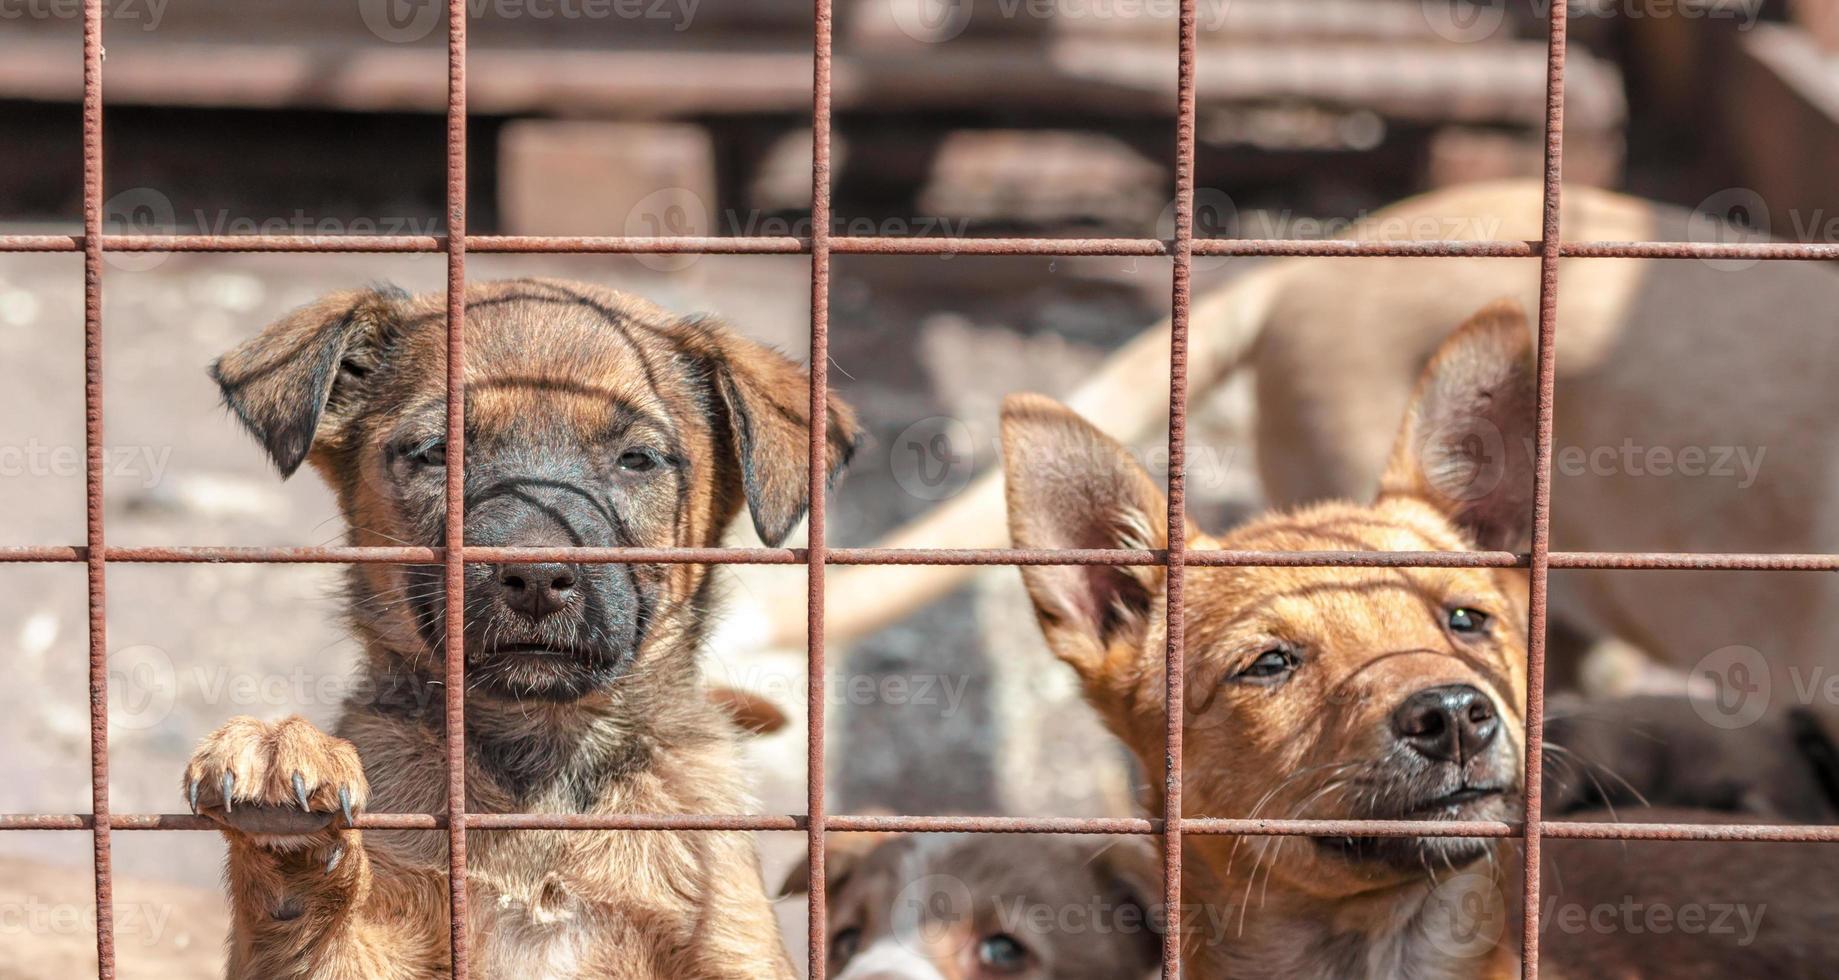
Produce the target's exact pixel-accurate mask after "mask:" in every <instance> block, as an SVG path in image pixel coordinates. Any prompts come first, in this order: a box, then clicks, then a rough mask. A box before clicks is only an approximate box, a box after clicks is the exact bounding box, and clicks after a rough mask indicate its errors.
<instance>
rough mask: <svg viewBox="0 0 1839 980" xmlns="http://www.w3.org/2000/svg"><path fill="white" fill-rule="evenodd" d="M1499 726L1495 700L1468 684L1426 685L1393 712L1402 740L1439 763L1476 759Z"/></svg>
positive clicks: (1396, 729)
mask: <svg viewBox="0 0 1839 980" xmlns="http://www.w3.org/2000/svg"><path fill="white" fill-rule="evenodd" d="M1500 728H1501V722H1500V718H1499V716H1497V715H1496V714H1495V713H1494V702H1493V701H1490V700H1488V696H1487V695H1486V694H1483V693H1482V692H1481V691H1479V690H1477V689H1476V688H1474V687H1471V686H1470V685H1468V684H1448V685H1444V686H1442V687H1428V688H1425V689H1424V690H1422V691H1419V692H1417V693H1416V694H1413V695H1412V696H1410V697H1408V698H1406V699H1405V703H1404V704H1401V705H1399V706H1398V710H1397V711H1394V712H1393V713H1392V731H1393V733H1394V734H1396V735H1397V736H1398V739H1399V741H1401V742H1404V743H1405V744H1406V745H1409V746H1411V748H1412V750H1413V751H1415V752H1417V753H1418V754H1419V755H1421V756H1423V757H1425V758H1427V759H1431V760H1434V761H1437V762H1455V763H1460V762H1462V761H1463V760H1465V759H1472V758H1474V757H1475V756H1476V755H1478V754H1480V752H1481V751H1482V750H1483V749H1485V748H1487V747H1488V743H1490V742H1492V741H1494V736H1495V735H1496V734H1498V733H1499V732H1500Z"/></svg>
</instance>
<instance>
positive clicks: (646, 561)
mask: <svg viewBox="0 0 1839 980" xmlns="http://www.w3.org/2000/svg"><path fill="white" fill-rule="evenodd" d="M444 554H445V550H444V549H442V548H415V547H407V548H405V547H374V548H371V547H347V546H330V547H298V548H243V547H220V546H199V547H119V548H117V547H111V548H107V549H106V550H105V551H104V559H103V560H105V561H108V562H111V563H120V564H168V563H183V564H215V563H230V564H290V563H318V564H339V565H344V564H435V563H438V562H440V561H441V560H442V557H443V555H444ZM88 558H89V549H88V548H85V547H83V546H80V545H33V546H23V547H3V548H0V564H5V563H14V564H19V563H32V564H48V563H57V562H83V561H87V560H88ZM1167 559H1168V555H1167V552H1165V551H1162V550H1160V549H1156V550H1140V551H1134V550H1116V549H1023V548H832V549H830V550H829V551H827V552H826V553H825V554H824V563H825V564H827V565H1139V566H1154V565H1161V564H1164V563H1166V561H1167ZM1551 559H1552V561H1551V565H1552V567H1553V568H1565V569H1579V568H1602V569H1622V570H1628V571H1757V572H1766V571H1782V572H1834V571H1839V555H1824V554H1767V553H1762V554H1691V553H1679V552H1614V551H1554V552H1552V553H1551ZM466 560H467V561H470V562H493V563H500V562H512V561H568V562H575V563H578V564H628V565H802V564H804V563H805V562H806V561H807V560H808V558H807V552H806V551H805V549H803V548H492V547H468V548H467V549H466ZM1186 563H1187V564H1189V565H1198V566H1204V567H1255V568H1285V567H1332V568H1513V567H1525V566H1526V564H1527V556H1526V555H1523V554H1515V553H1513V552H1507V551H1190V552H1188V553H1187V558H1186Z"/></svg>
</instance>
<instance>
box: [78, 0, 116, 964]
mask: <svg viewBox="0 0 1839 980" xmlns="http://www.w3.org/2000/svg"><path fill="white" fill-rule="evenodd" d="M102 208H103V203H102V0H84V4H83V450H84V457H83V495H84V539H85V540H86V541H87V543H88V545H89V551H88V557H87V558H86V560H85V567H86V571H87V573H88V581H89V590H88V591H89V600H88V601H89V794H90V810H91V812H92V813H94V814H95V817H94V820H95V823H94V824H93V825H92V831H91V832H92V834H93V841H94V844H95V871H96V976H98V977H100V978H101V980H113V978H114V976H115V896H114V883H113V876H112V873H111V867H110V859H109V667H108V564H107V562H106V560H105V551H104V548H103V544H102V516H103V515H102V474H103V465H102V452H103V441H102Z"/></svg>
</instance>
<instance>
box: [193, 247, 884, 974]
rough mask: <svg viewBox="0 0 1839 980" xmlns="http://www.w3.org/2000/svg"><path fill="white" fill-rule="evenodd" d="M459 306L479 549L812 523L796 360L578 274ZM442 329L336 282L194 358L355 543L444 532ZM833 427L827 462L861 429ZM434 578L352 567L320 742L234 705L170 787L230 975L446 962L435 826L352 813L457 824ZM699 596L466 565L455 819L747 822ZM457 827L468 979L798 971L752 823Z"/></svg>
mask: <svg viewBox="0 0 1839 980" xmlns="http://www.w3.org/2000/svg"><path fill="white" fill-rule="evenodd" d="M466 304H467V316H466V360H467V363H466V426H467V455H466V512H465V521H466V541H467V543H468V544H472V545H487V546H491V545H497V546H511V547H537V546H554V545H584V546H638V547H673V546H675V547H707V546H711V545H714V544H716V543H718V541H719V540H720V538H721V536H722V534H723V532H724V531H725V529H726V528H727V526H728V525H729V523H730V521H731V519H732V518H733V517H734V516H735V515H736V513H737V512H738V511H739V509H740V507H741V505H742V503H743V501H745V503H746V505H747V506H748V508H749V509H750V510H751V511H752V514H753V520H754V525H755V528H756V529H757V530H758V532H759V534H760V537H761V538H762V539H764V540H766V541H767V542H769V543H775V544H776V543H778V542H779V541H781V540H782V539H783V538H784V537H785V536H786V534H787V533H789V532H790V530H791V528H792V527H793V525H794V524H795V523H797V521H798V520H800V519H801V517H802V515H803V513H804V510H805V506H806V501H807V496H808V494H807V487H806V476H805V474H806V463H805V462H804V459H805V455H804V452H805V448H804V447H805V445H806V438H807V437H806V435H805V431H806V430H805V425H806V421H805V419H806V404H807V391H808V388H807V384H808V381H807V377H806V374H805V372H804V371H803V370H802V369H801V368H799V367H798V366H797V365H795V364H793V363H792V362H791V361H789V360H787V359H786V358H785V357H783V356H781V355H780V354H778V353H777V352H774V351H772V350H769V349H767V348H765V347H762V346H760V345H759V344H756V343H754V342H752V341H749V340H746V339H744V338H742V337H741V336H739V335H737V334H735V333H733V332H731V331H729V330H728V329H727V328H725V327H723V326H721V325H720V324H717V323H714V322H712V321H709V320H705V319H696V318H689V319H685V318H679V317H676V316H672V315H670V314H667V313H666V312H664V311H663V310H660V309H658V308H657V307H655V306H652V305H650V304H648V303H646V302H644V301H642V300H639V299H635V298H633V297H629V296H624V295H621V294H619V293H615V292H613V291H611V290H607V289H603V288H599V287H594V286H587V285H580V284H574V283H565V282H557V281H515V282H501V283H483V284H477V285H473V286H471V287H469V289H468V291H467V295H466ZM444 312H445V299H444V298H443V297H441V296H421V297H411V296H408V295H405V294H401V293H398V292H390V291H383V290H364V291H356V292H350V293H342V294H338V295H334V296H330V297H327V298H326V299H324V300H321V301H320V302H318V303H315V304H313V305H311V306H308V307H306V308H304V309H301V310H299V311H297V312H295V313H293V314H292V315H290V316H288V317H287V318H286V319H284V320H282V321H280V322H278V323H276V324H274V325H272V326H270V327H269V328H268V329H267V330H265V331H263V332H262V334H261V335H260V336H258V337H256V338H254V339H252V340H250V341H247V342H246V343H244V344H243V345H241V346H239V347H238V348H236V349H235V350H233V351H231V352H230V353H228V354H226V355H225V356H224V357H223V358H222V359H221V360H220V361H218V363H217V365H216V366H215V368H214V375H215V377H216V378H217V380H218V382H219V383H220V384H221V386H222V388H223V392H224V397H225V399H226V401H227V402H228V403H229V405H230V407H231V408H232V409H233V410H234V411H235V412H236V414H237V416H238V417H239V418H240V419H241V420H242V421H243V422H244V424H245V425H247V426H248V428H249V429H250V430H251V432H253V433H254V434H255V436H256V437H257V438H258V439H259V440H260V441H261V442H262V444H263V445H264V447H265V448H266V449H267V450H268V452H269V453H270V455H271V456H272V457H273V458H274V460H275V463H276V464H277V466H279V467H280V469H281V471H282V473H283V474H288V473H291V472H293V470H294V469H295V468H296V467H298V466H299V465H300V463H301V462H303V461H310V462H312V464H313V465H314V468H315V469H317V470H318V471H319V473H320V475H321V476H322V477H323V478H324V479H325V480H326V481H327V483H329V484H330V485H331V486H332V488H333V489H334V491H336V493H337V494H338V498H339V503H340V505H341V507H342V509H343V510H344V512H345V516H346V518H347V520H348V522H349V524H350V527H351V531H350V543H352V544H354V545H399V544H415V545H438V544H440V543H441V542H442V540H443V524H444V519H443V511H442V500H443V486H444V481H445V467H446V447H445V444H444V442H443V436H444V433H445V417H446V416H445V408H444V402H443V394H444V388H445V378H446V373H447V366H446V344H445V323H444V321H445V317H444ZM829 415H830V418H829V427H830V436H831V454H830V455H831V463H832V464H833V466H840V465H841V463H842V462H843V461H844V460H845V459H846V458H847V456H848V454H849V451H850V448H851V447H852V445H853V443H854V439H855V423H854V420H853V417H852V416H851V414H850V412H849V410H848V409H847V408H845V407H843V406H842V405H840V404H838V403H834V402H833V403H832V404H831V406H830V411H829ZM440 581H441V569H440V567H439V566H419V565H407V566H403V565H382V564H365V565H359V566H355V567H354V568H353V569H352V570H351V572H350V578H349V596H350V615H351V625H352V628H353V629H354V631H355V632H356V633H357V635H358V636H359V637H360V638H361V639H362V640H363V642H364V646H365V658H364V662H363V664H362V670H363V676H364V677H365V679H366V681H367V683H365V684H364V685H362V686H361V688H360V690H361V692H362V693H360V694H357V695H354V696H353V697H352V698H351V699H350V700H349V701H348V702H347V703H346V705H345V708H344V712H343V717H342V718H341V720H340V722H339V724H338V727H337V732H338V736H339V737H333V736H330V735H327V734H325V733H323V732H320V731H319V730H318V729H316V728H314V727H312V726H311V725H310V724H308V723H307V722H305V721H304V720H302V719H299V718H292V719H288V720H286V721H283V722H280V723H278V724H274V725H268V724H264V723H262V722H259V721H256V720H254V719H250V718H239V719H235V720H232V721H231V722H230V723H229V724H227V725H225V726H224V727H223V728H222V729H220V730H219V731H217V732H216V733H214V734H213V735H211V736H210V737H209V738H207V739H205V741H204V743H203V745H202V746H201V747H200V748H199V750H198V753H197V755H196V756H195V757H194V758H193V760H192V762H191V765H190V766H189V767H188V768H187V771H186V774H185V779H184V782H183V787H184V792H185V794H186V796H187V798H188V800H189V801H190V803H191V804H192V806H193V808H194V809H195V810H197V811H199V812H202V813H205V814H208V815H210V816H212V817H214V818H216V819H218V820H219V821H220V822H222V823H223V825H224V832H225V836H226V837H227V838H228V840H229V843H230V858H229V869H228V878H229V884H230V893H231V902H232V907H233V922H234V925H233V927H232V931H231V937H230V946H231V951H230V970H229V972H230V975H231V976H232V977H250V978H262V980H271V978H281V977H341V978H373V977H402V978H410V977H414V978H420V977H436V976H442V975H444V974H445V971H447V970H448V924H447V922H448V911H447V897H448V886H447V882H446V880H445V874H446V869H447V856H446V836H445V835H444V834H441V833H429V832H421V831H369V832H360V831H358V830H354V829H351V828H350V827H349V826H348V824H349V821H350V819H351V817H352V816H353V815H354V814H356V813H357V812H359V811H362V810H367V809H368V810H376V811H382V812H409V813H415V812H424V813H425V812H434V813H439V812H443V810H444V808H445V805H446V804H445V799H444V797H445V786H446V779H447V775H446V766H445V759H446V752H445V749H444V747H443V735H444V727H445V720H444V714H443V701H444V690H443V687H442V684H441V678H442V677H443V671H444V667H443V662H444V660H445V658H446V657H447V656H449V655H450V654H451V651H448V650H446V649H444V645H443V633H442V626H441V624H442V622H443V616H444V613H445V604H444V602H445V600H444V597H443V593H442V589H441V588H440ZM710 582H711V579H710V576H709V574H708V570H707V569H706V568H705V567H702V566H695V565H668V566H633V565H578V566H577V565H565V564H553V563H551V564H542V563H520V564H508V565H501V566H490V565H476V566H469V567H468V568H467V573H466V580H465V602H466V634H465V636H466V646H465V656H466V658H467V682H468V685H467V686H468V691H467V698H466V721H467V728H468V731H467V738H466V748H467V766H468V771H467V774H466V788H467V801H466V805H467V809H468V810H469V811H472V812H483V813H519V812H536V813H571V812H587V813H658V814H675V813H683V814H697V813H736V812H743V811H744V810H745V809H746V808H747V806H748V801H747V797H746V794H745V793H744V792H743V789H742V781H741V778H740V775H739V773H738V772H736V771H735V766H734V759H733V755H734V744H733V743H734V734H735V726H734V725H733V724H732V723H731V722H730V721H729V720H728V718H727V717H726V716H725V715H724V711H723V709H722V708H721V707H718V706H717V705H715V704H714V703H712V702H711V700H710V699H709V698H708V697H705V696H704V694H703V691H702V689H701V687H702V681H701V677H700V670H699V667H698V664H697V659H696V652H697V648H698V645H699V643H700V641H701V638H702V635H703V632H704V629H705V626H706V622H707V615H706V611H707V609H708V607H709V603H710V601H711V598H712V596H711V585H710ZM724 701H725V702H726V707H727V709H728V710H729V711H731V712H733V713H734V714H735V715H737V716H747V715H750V714H757V712H753V711H751V710H750V709H749V708H748V707H747V706H746V705H745V704H741V703H737V702H736V701H735V699H734V698H732V697H724ZM766 721H767V723H770V719H768V720H766ZM303 811H304V812H303ZM468 841H469V853H468V863H467V875H468V885H469V888H470V897H471V903H470V918H469V920H468V921H467V923H466V927H467V930H468V933H469V935H470V938H471V949H472V975H473V976H476V977H490V978H497V977H543V978H552V977H553V978H563V977H571V978H572V977H621V978H628V977H630V978H649V977H671V978H680V977H699V978H700V977H759V976H776V977H789V976H791V975H792V972H791V966H790V964H789V962H788V961H787V959H786V956H785V953H784V950H783V947H782V946H781V944H780V941H779V938H778V934H777V931H776V928H775V924H774V921H773V918H772V914H771V909H770V907H769V905H768V902H767V899H766V895H765V890H764V888H763V885H762V882H761V878H760V871H759V865H758V861H757V858H756V856H755V854H754V849H753V846H752V841H751V839H750V837H749V836H748V835H746V834H742V833H689V834H675V833H607V832H553V831H485V830H478V831H474V832H473V833H471V834H470V835H469V837H468Z"/></svg>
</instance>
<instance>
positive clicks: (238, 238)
mask: <svg viewBox="0 0 1839 980" xmlns="http://www.w3.org/2000/svg"><path fill="white" fill-rule="evenodd" d="M829 241H830V249H831V251H832V252H836V253H847V254H855V255H1036V256H1080V255H1115V256H1159V255H1169V254H1171V251H1170V250H1171V248H1172V247H1173V244H1172V243H1171V242H1169V241H1167V240H1165V239H1156V238H937V237H934V238H893V237H878V236H868V237H841V238H831V239H830V240H829ZM83 242H84V239H83V236H82V235H0V252H81V251H82V250H83ZM446 249H447V239H446V237H445V236H442V235H104V236H102V250H103V251H104V252H346V253H352V252H355V253H401V254H416V253H438V252H445V251H446ZM1540 249H1541V243H1540V242H1537V241H1462V240H1439V241H1368V240H1357V239H1344V238H1331V239H1271V238H1245V239H1236V238H1207V239H1196V240H1195V241H1194V254H1196V255H1216V256H1234V255H1236V256H1254V255H1271V256H1365V257H1371V258H1383V257H1393V258H1532V257H1536V256H1538V255H1539V254H1540ZM466 250H467V251H469V252H489V253H498V254H505V253H515V254H529V253H546V254H557V253H560V254H623V255H654V254H700V255H804V254H809V253H810V251H811V240H810V239H809V238H801V237H790V236H781V237H744V236H726V235H716V236H688V235H685V236H667V237H635V236H572V237H571V236H536V235H469V236H467V238H466ZM1558 252H1559V254H1560V255H1561V256H1563V257H1565V258H1595V259H1753V260H1759V261H1831V260H1835V259H1839V244H1833V243H1825V242H1811V243H1801V242H1728V243H1726V242H1565V243H1563V244H1561V245H1560V246H1559V248H1558Z"/></svg>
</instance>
